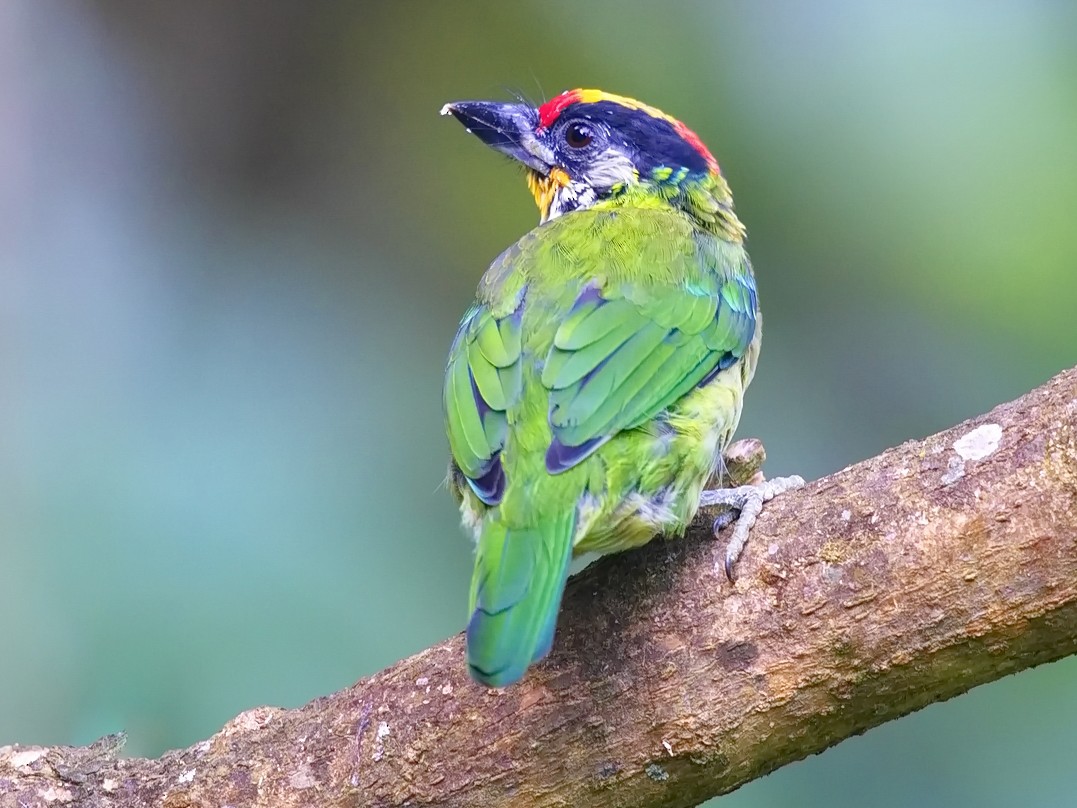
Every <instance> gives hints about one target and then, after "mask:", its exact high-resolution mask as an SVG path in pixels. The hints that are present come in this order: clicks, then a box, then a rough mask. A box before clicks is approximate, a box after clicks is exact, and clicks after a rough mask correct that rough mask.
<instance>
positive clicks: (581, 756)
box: [0, 369, 1077, 808]
mask: <svg viewBox="0 0 1077 808" xmlns="http://www.w3.org/2000/svg"><path fill="white" fill-rule="evenodd" d="M708 534H709V520H706V519H702V518H701V519H700V521H699V523H698V524H696V525H695V526H694V527H693V529H692V530H691V531H690V535H689V537H688V538H687V539H686V540H684V541H678V542H669V543H665V542H652V543H651V544H650V545H648V546H647V547H645V548H643V549H642V550H640V551H636V552H632V553H626V554H623V555H620V556H613V557H610V558H606V559H603V560H602V561H600V562H598V563H597V564H594V565H592V566H591V567H590V568H588V569H587V570H586V571H584V572H583V573H582V574H581V575H579V576H577V577H576V578H574V579H573V580H572V582H571V583H570V585H569V588H568V592H567V595H566V597H565V604H564V607H563V611H562V615H561V621H560V627H559V630H558V635H557V641H556V643H555V648H554V652H553V654H552V655H551V657H550V659H549V660H548V662H546V663H544V664H542V665H539V666H538V667H537V668H534V669H533V670H532V672H531V673H529V674H528V676H527V677H526V678H525V679H524V680H523V681H522V682H521V683H520V684H518V685H515V686H513V687H510V688H507V689H505V690H487V689H485V688H482V687H479V686H478V685H476V684H474V683H472V682H471V681H470V680H469V679H468V678H467V674H466V672H465V666H464V662H463V659H464V652H463V647H462V643H461V638H460V637H454V638H452V639H450V640H448V641H446V642H443V643H441V644H439V645H436V646H434V647H433V648H430V649H427V650H426V651H423V652H421V653H419V654H416V655H415V656H413V657H411V658H409V659H406V660H403V661H402V662H399V663H397V664H396V665H393V666H392V667H390V668H388V669H386V670H384V671H382V672H381V673H378V674H376V675H374V676H371V677H370V678H368V679H364V680H362V681H359V682H357V683H356V684H355V685H353V686H352V687H350V688H348V689H346V690H343V691H341V692H339V693H335V694H333V695H331V696H327V697H325V698H320V699H317V700H315V701H313V702H311V703H310V704H308V705H306V706H304V707H301V708H299V709H296V710H279V709H274V708H268V707H263V708H257V709H254V710H250V711H248V712H245V713H243V714H242V715H240V716H238V717H237V718H235V719H233V720H232V721H230V722H229V723H228V724H227V725H226V726H225V727H224V728H223V729H222V730H221V731H220V732H218V733H217V734H216V735H214V736H213V737H212V738H210V739H208V740H206V741H203V742H201V743H199V744H196V745H195V746H193V747H191V748H190V749H186V750H183V751H177V752H170V753H168V754H166V755H165V756H164V757H162V758H160V759H157V760H140V759H117V758H116V757H115V750H114V746H115V744H114V743H113V742H112V740H111V739H103V741H102V742H99V743H98V744H96V745H95V746H93V747H88V748H83V749H72V748H64V747H59V748H41V747H20V746H14V747H4V748H0V806H4V808H6V806H9V805H10V806H14V805H19V806H45V805H50V806H56V805H63V804H71V805H78V806H81V807H82V808H96V807H97V806H116V808H128V806H147V805H162V806H166V808H187V807H189V806H206V807H207V808H208V806H219V805H234V806H248V805H257V806H274V808H288V807H289V806H299V805H307V806H309V805H318V806H360V805H362V806H404V805H409V806H430V805H447V806H476V805H483V806H507V805H531V806H555V805H556V806H564V805H596V804H608V805H620V806H645V805H646V806H689V805H696V804H697V803H699V802H701V801H703V800H705V799H707V798H709V797H712V796H714V795H716V794H722V793H725V792H727V791H731V790H732V789H734V788H736V787H737V786H739V785H741V784H743V783H745V782H747V781H748V780H751V779H753V778H755V777H759V776H760V775H762V774H765V773H766V772H769V771H771V770H773V769H776V768H777V767H779V766H782V765H784V764H786V763H789V762H790V761H794V760H798V759H800V758H803V757H805V756H807V755H810V754H813V753H815V752H819V751H822V750H823V749H826V748H827V747H829V746H831V745H832V744H835V743H837V742H838V741H840V740H842V739H843V738H846V737H848V736H850V735H853V734H856V733H860V732H863V731H864V730H866V729H868V728H870V727H873V726H876V725H877V724H880V723H882V722H884V721H888V720H890V719H892V718H897V717H898V716H901V715H905V714H906V713H909V712H911V711H913V710H916V709H919V708H920V707H923V706H924V705H926V704H930V703H932V702H935V701H941V700H943V699H947V698H950V697H951V696H955V695H957V694H959V693H963V692H965V691H966V690H968V689H969V688H971V687H975V686H976V685H978V684H982V683H984V682H989V681H991V680H994V679H998V678H1000V677H1002V676H1004V675H1006V674H1009V673H1012V672H1014V671H1017V670H1021V669H1023V668H1027V667H1030V666H1032V665H1037V664H1039V663H1041V662H1047V661H1050V660H1054V659H1058V658H1060V657H1063V656H1065V655H1067V654H1071V653H1073V652H1074V651H1077V369H1074V370H1070V371H1067V372H1065V373H1062V374H1061V375H1059V376H1057V377H1056V378H1055V379H1053V380H1052V381H1051V382H1049V383H1048V384H1046V385H1044V386H1043V387H1041V388H1039V389H1037V390H1034V391H1033V392H1031V393H1029V394H1028V395H1026V396H1024V397H1023V398H1021V399H1019V400H1017V401H1015V402H1012V403H1010V404H1005V405H1003V406H1001V407H998V408H996V409H995V410H994V411H992V412H990V413H988V414H987V415H984V416H981V417H980V418H976V419H974V420H972V421H969V422H966V423H964V424H961V425H959V426H957V427H954V428H953V429H950V430H948V431H946V432H943V433H940V434H938V435H935V436H933V437H931V438H928V439H927V440H925V441H921V442H909V443H906V444H904V445H902V446H900V447H898V448H896V449H891V450H889V451H887V452H884V453H883V454H882V455H880V456H879V457H876V458H873V459H871V460H867V461H865V462H863V463H860V464H858V465H856V466H853V467H851V468H848V469H845V470H844V471H841V472H839V473H837V474H834V475H832V476H830V477H826V478H824V479H822V480H819V481H817V482H815V483H813V484H810V485H809V486H808V487H807V488H806V489H804V490H803V491H800V492H797V493H793V494H788V495H785V496H782V497H779V498H778V499H776V500H774V501H773V502H771V503H770V504H768V505H767V507H766V509H765V510H764V512H763V516H762V517H761V518H760V520H759V522H758V524H757V525H756V527H755V529H754V531H753V533H752V539H751V542H750V543H749V545H748V549H747V551H746V552H745V556H744V558H743V559H742V560H741V562H740V564H739V565H738V572H739V576H740V577H739V579H738V581H737V582H736V584H735V585H730V584H729V583H728V582H727V581H726V580H725V577H724V574H723V573H722V570H721V557H722V551H723V549H724V548H723V546H722V543H721V542H714V541H711V540H710V538H709V535H708Z"/></svg>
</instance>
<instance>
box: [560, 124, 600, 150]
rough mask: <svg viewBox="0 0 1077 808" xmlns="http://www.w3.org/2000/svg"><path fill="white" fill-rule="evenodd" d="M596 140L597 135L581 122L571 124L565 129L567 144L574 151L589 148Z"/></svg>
mask: <svg viewBox="0 0 1077 808" xmlns="http://www.w3.org/2000/svg"><path fill="white" fill-rule="evenodd" d="M594 138H595V133H594V131H593V130H592V129H591V127H590V126H588V125H587V124H585V123H583V122H581V121H577V122H576V123H570V124H569V125H568V127H567V128H566V129H565V143H567V144H568V145H569V146H571V147H572V148H574V149H582V148H583V147H584V146H589V145H590V144H591V141H592V140H594Z"/></svg>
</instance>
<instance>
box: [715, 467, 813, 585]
mask: <svg viewBox="0 0 1077 808" xmlns="http://www.w3.org/2000/svg"><path fill="white" fill-rule="evenodd" d="M803 486H804V478H803V477H800V476H797V475H795V474H794V475H793V476H792V477H775V478H774V479H773V480H766V481H764V482H759V483H755V484H754V485H741V486H737V487H736V488H718V489H715V490H711V491H704V492H703V493H702V494H701V495H700V497H699V506H700V507H701V508H714V507H724V508H727V509H728V510H725V511H723V512H722V513H720V514H719V515H718V516H717V518H715V520H714V535H715V536H717V535H718V532H719V531H720V530H721V529H722V528H724V527H728V526H729V525H731V524H732V525H733V535H732V536H731V537H730V539H729V544H728V546H727V547H726V551H725V574H726V577H727V578H729V580H730V581H732V580H733V565H734V564H736V563H737V559H738V558H740V554H741V553H742V552H743V551H744V545H745V544H747V543H748V532H749V531H750V530H751V529H752V525H754V524H755V520H756V518H757V517H758V516H759V513H760V512H761V511H762V510H763V503H764V502H769V501H770V500H772V499H774V497H776V496H778V494H784V493H785V492H786V491H795V490H796V489H798V488H802V487H803Z"/></svg>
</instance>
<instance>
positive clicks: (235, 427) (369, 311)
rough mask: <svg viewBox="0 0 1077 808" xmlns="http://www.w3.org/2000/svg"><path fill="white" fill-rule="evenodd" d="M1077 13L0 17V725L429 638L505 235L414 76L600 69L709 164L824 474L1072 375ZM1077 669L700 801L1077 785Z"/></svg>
mask: <svg viewBox="0 0 1077 808" xmlns="http://www.w3.org/2000/svg"><path fill="white" fill-rule="evenodd" d="M1075 42H1077V6H1075V5H1074V4H1066V3H1050V2H1018V1H1017V0H1014V2H998V3H990V4H980V3H972V2H969V3H965V4H961V3H959V4H936V3H930V4H928V3H923V4H920V3H911V4H901V5H900V6H894V7H885V6H883V5H881V4H880V5H876V4H862V3H857V2H849V3H811V4H807V3H804V4H798V3H792V2H789V3H773V2H754V3H753V2H747V1H745V2H737V3H721V4H719V3H694V4H693V3H678V4H670V5H664V4H656V3H639V4H625V3H620V2H617V3H614V2H603V3H585V4H581V3H568V2H562V1H561V0H545V2H518V3H505V2H502V3H496V4H494V3H471V4H468V5H464V4H453V3H435V2H429V3H408V2H396V3H385V4H383V5H373V4H366V3H321V2H318V3H302V2H298V1H296V2H243V3H238V2H232V3H212V2H194V3H165V2H149V3H142V2H132V1H128V2H97V3H63V2H58V1H56V0H22V2H16V1H13V2H9V3H4V4H2V5H0V615H2V617H0V621H2V622H0V631H2V640H0V743H5V742H10V741H15V740H17V741H20V742H24V743H82V742H87V741H90V740H92V739H93V738H95V737H97V736H99V735H102V734H104V733H108V732H113V731H116V730H118V729H121V728H125V729H126V730H127V731H128V732H129V733H130V743H129V745H128V751H129V752H131V753H134V754H142V755H156V754H158V753H160V752H161V751H162V750H164V749H167V748H171V747H181V746H186V745H189V744H191V743H193V742H195V741H197V740H199V739H201V738H203V737H206V736H208V735H209V734H211V733H213V732H214V731H216V730H217V729H218V728H219V727H220V726H221V725H222V724H223V723H224V722H225V721H226V720H228V719H229V718H230V717H232V716H233V715H235V714H236V713H238V712H240V711H241V710H244V709H246V708H249V707H252V706H255V705H259V704H266V703H268V704H276V705H285V706H291V705H298V704H301V703H303V702H305V701H307V700H309V699H311V698H314V697H316V696H318V695H320V694H325V693H328V692H331V691H334V690H337V689H339V688H341V687H344V686H345V685H348V684H350V683H351V682H353V681H354V680H355V679H357V678H359V677H360V676H363V675H365V674H369V673H371V672H373V671H376V670H378V669H380V668H382V667H384V666H386V665H388V664H390V663H391V662H393V661H395V660H397V659H399V658H401V657H404V656H406V655H408V654H411V653H413V652H415V651H417V650H419V649H421V648H423V647H425V646H426V645H428V644H430V643H433V642H435V641H437V640H440V639H441V638H443V637H445V636H447V635H449V634H451V633H453V632H456V631H458V630H459V629H460V628H461V627H462V623H463V618H464V614H463V612H464V598H465V590H466V585H467V578H468V574H469V565H470V556H469V553H470V548H469V545H468V542H467V541H466V540H465V539H464V537H463V535H462V533H461V532H460V530H459V528H458V526H457V518H456V514H455V510H454V507H453V505H452V503H451V501H450V497H449V495H448V494H447V493H446V491H445V490H443V488H442V487H441V480H442V476H443V473H444V468H445V458H446V444H445V440H444V438H443V435H442V429H441V415H440V404H439V395H440V392H439V391H440V385H441V371H442V364H443V361H444V357H445V354H446V351H447V348H448V345H449V341H450V340H451V338H452V334H453V331H454V329H455V326H456V323H457V319H458V317H459V316H460V314H461V313H462V312H463V310H464V308H465V306H466V305H467V304H468V302H469V301H470V298H471V294H472V290H473V289H474V285H475V283H476V281H477V280H478V278H479V275H480V274H481V272H482V271H483V269H484V268H485V266H486V264H487V262H489V260H490V259H492V258H493V257H494V256H495V255H496V254H497V253H498V252H499V251H500V250H501V249H503V248H504V247H505V246H507V245H508V244H509V243H510V242H511V241H513V240H514V239H516V238H517V237H518V236H519V235H521V234H522V233H523V232H524V231H525V230H527V229H528V228H530V227H531V226H533V225H534V223H535V221H536V214H535V211H534V209H533V206H532V203H531V201H530V198H529V196H528V194H527V192H526V191H525V189H524V187H523V183H522V181H521V178H520V175H519V172H518V171H516V170H515V169H513V168H510V167H509V166H508V165H507V164H506V162H505V161H504V160H502V159H500V158H498V157H497V156H495V155H494V154H492V153H491V152H489V151H488V150H486V149H484V148H482V147H481V146H480V145H479V144H478V143H477V142H475V141H474V140H472V139H470V138H468V137H467V136H466V135H465V134H464V132H463V131H462V130H461V128H460V126H459V125H458V124H456V123H455V122H452V121H448V120H443V119H441V118H439V117H438V115H437V112H438V109H439V107H440V106H441V105H442V104H443V103H444V102H445V101H447V100H451V99H460V98H486V97H493V98H508V97H509V92H510V91H512V90H518V91H520V92H522V93H524V94H526V95H529V96H531V97H533V98H539V99H540V100H541V98H542V97H544V96H548V95H552V94H554V93H556V92H559V91H560V90H562V89H565V88H569V87H575V86H597V87H601V88H603V89H607V90H610V91H613V92H618V93H623V94H628V95H632V96H636V97H639V98H642V99H644V100H646V101H648V102H650V103H653V104H655V105H657V106H659V107H661V108H663V109H665V110H666V111H668V112H670V113H671V114H673V115H675V116H677V117H679V118H681V119H683V120H684V121H686V122H687V123H688V124H689V125H690V126H692V127H693V128H694V129H696V130H697V131H698V132H699V133H700V134H701V136H702V137H703V139H704V140H705V141H706V142H707V143H708V144H709V145H710V146H711V148H712V150H713V151H714V152H715V154H716V155H717V157H718V159H719V161H720V162H721V164H722V166H723V170H724V172H725V174H726V176H727V177H728V179H729V180H730V183H731V185H732V187H733V190H734V193H735V195H736V199H737V206H738V210H739V212H740V214H741V217H742V219H743V220H744V221H745V222H746V223H747V225H748V227H749V231H750V248H751V253H752V256H753V259H754V263H755V266H756V270H757V274H758V279H759V286H760V294H761V300H762V303H763V308H764V311H765V316H766V323H767V334H766V339H765V340H764V350H763V357H762V362H761V364H760V370H759V373H758V375H757V377H756V382H755V384H754V386H753V387H752V390H751V391H750V393H749V396H748V401H747V408H746V414H745V417H744V420H743V424H742V429H741V433H740V434H741V435H742V436H746V435H757V436H760V437H762V438H763V439H764V440H765V442H766V444H767V447H768V450H769V454H770V461H769V463H768V469H769V471H770V473H771V474H772V475H773V474H782V473H790V472H794V471H796V472H800V473H802V474H804V475H805V476H808V477H816V476H820V475H823V474H825V473H827V472H831V471H834V470H836V469H838V468H841V467H843V466H845V465H847V464H850V463H853V462H855V461H857V460H860V459H862V458H864V457H868V456H871V455H873V454H875V453H877V452H878V451H880V450H882V449H884V448H886V447H889V446H891V445H894V444H896V443H899V442H901V441H903V440H905V439H908V438H915V437H920V436H923V435H926V434H929V433H931V432H934V431H936V430H939V429H941V428H944V427H947V426H950V425H951V424H953V423H956V422H958V421H960V420H962V419H964V418H966V417H969V416H972V415H976V414H978V413H980V412H982V411H984V410H986V409H988V408H990V407H991V406H993V405H995V404H997V403H999V402H1002V401H1006V400H1008V399H1011V398H1014V397H1016V396H1018V395H1020V394H1021V393H1023V392H1025V391H1026V390H1028V389H1030V388H1032V387H1034V386H1036V385H1038V384H1040V383H1042V382H1043V381H1045V380H1046V379H1047V378H1049V377H1050V376H1051V375H1053V374H1054V373H1056V372H1057V371H1059V370H1061V369H1063V368H1066V367H1069V366H1071V365H1073V364H1074V363H1075V362H1077V336H1075V331H1077V327H1075V317H1077V311H1075V304H1077V226H1075V224H1074V215H1075V211H1077V47H1075V45H1074V43H1075ZM1075 673H1077V660H1072V659H1071V660H1068V661H1064V662H1061V663H1057V664H1055V665H1050V666H1046V667H1043V668H1040V669H1038V670H1035V671H1031V672H1027V673H1024V674H1022V675H1019V676H1016V677H1010V678H1009V679H1006V680H1004V681H1001V682H998V683H995V684H992V685H989V686H987V687H983V688H980V689H978V690H976V691H974V692H973V693H971V694H969V695H966V696H963V697H961V698H959V699H955V700H953V701H951V702H949V703H946V704H942V705H936V706H933V707H931V708H929V709H927V710H924V711H922V712H921V713H918V714H916V715H914V716H911V717H909V718H906V719H904V720H902V721H899V722H896V723H893V724H890V725H887V726H884V727H881V728H879V729H876V730H872V731H871V732H869V733H867V735H865V736H863V737H860V738H855V739H852V740H850V741H847V742H845V743H843V744H841V745H840V746H839V747H838V748H836V749H834V750H832V751H830V752H828V753H827V754H826V755H823V756H820V757H816V758H813V759H811V760H808V761H804V762H802V763H799V764H795V765H793V766H789V767H787V768H785V769H782V770H781V771H779V772H777V773H775V774H773V775H771V776H770V777H767V778H765V779H763V780H761V781H757V782H754V783H752V784H750V785H748V786H746V787H745V788H743V789H741V790H740V791H738V792H737V793H735V794H734V795H732V796H730V797H727V798H725V799H724V800H722V801H721V802H722V805H724V806H727V808H728V807H729V806H742V807H744V808H747V807H748V806H768V805H800V806H811V805H826V806H828V807H829V808H841V807H842V806H861V805H865V804H869V805H873V806H883V807H884V808H885V806H906V805H910V804H916V805H920V806H936V805H937V806H949V807H950V808H953V806H977V808H982V807H984V806H987V807H990V806H1016V805H1021V806H1072V805H1074V804H1075V801H1077V797H1075V796H1074V795H1075V794H1077V766H1075V765H1074V757H1073V750H1074V749H1075V748H1077V688H1075V687H1074V686H1073V680H1074V674H1075Z"/></svg>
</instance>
